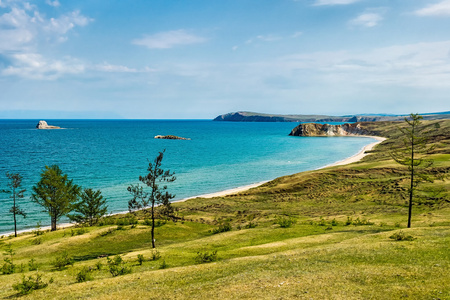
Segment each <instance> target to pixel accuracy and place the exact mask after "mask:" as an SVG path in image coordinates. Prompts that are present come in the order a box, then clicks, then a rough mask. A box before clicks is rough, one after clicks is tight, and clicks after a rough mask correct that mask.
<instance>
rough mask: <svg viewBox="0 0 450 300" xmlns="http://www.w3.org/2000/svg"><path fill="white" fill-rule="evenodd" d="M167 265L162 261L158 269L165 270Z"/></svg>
mask: <svg viewBox="0 0 450 300" xmlns="http://www.w3.org/2000/svg"><path fill="white" fill-rule="evenodd" d="M167 267H168V265H167V264H166V260H165V259H164V260H163V261H162V263H161V264H160V265H159V268H160V269H167Z"/></svg>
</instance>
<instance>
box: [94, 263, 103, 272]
mask: <svg viewBox="0 0 450 300" xmlns="http://www.w3.org/2000/svg"><path fill="white" fill-rule="evenodd" d="M95 267H96V268H97V270H99V271H100V270H101V269H102V268H103V264H102V262H101V261H98V262H97V263H96V264H95Z"/></svg>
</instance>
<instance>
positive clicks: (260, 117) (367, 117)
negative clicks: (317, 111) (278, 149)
mask: <svg viewBox="0 0 450 300" xmlns="http://www.w3.org/2000/svg"><path fill="white" fill-rule="evenodd" d="M421 115H422V116H423V118H424V119H425V120H442V119H450V112H440V113H426V114H421ZM405 116H407V115H380V114H373V115H372V114H361V115H348V116H326V115H277V114H263V113H255V112H246V111H240V112H232V113H227V114H224V115H220V116H217V117H216V118H215V119H214V121H230V122H379V121H403V120H404V118H405Z"/></svg>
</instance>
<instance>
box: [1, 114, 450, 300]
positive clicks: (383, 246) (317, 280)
mask: <svg viewBox="0 0 450 300" xmlns="http://www.w3.org/2000/svg"><path fill="white" fill-rule="evenodd" d="M424 123H425V124H426V125H427V126H429V128H430V129H431V130H432V133H431V136H430V142H431V143H433V144H434V145H435V146H436V147H435V149H434V150H433V151H432V153H430V156H431V157H432V158H433V159H434V160H435V165H434V166H433V168H432V169H431V170H430V173H447V174H448V171H449V170H450V120H440V121H426V122H424ZM436 124H439V125H436ZM367 126H373V130H374V131H377V132H378V133H379V135H381V136H385V137H388V139H387V140H386V141H385V142H383V143H382V144H380V145H378V146H377V147H376V148H375V149H374V150H373V151H371V152H372V153H371V155H368V156H366V157H365V158H364V159H363V160H362V161H360V162H358V163H354V164H351V165H346V166H339V167H330V168H326V169H322V170H318V171H310V172H303V173H299V174H295V175H292V176H286V177H281V178H278V179H276V180H273V181H271V182H268V183H266V184H264V185H262V186H260V187H258V188H254V189H251V190H248V191H245V192H242V193H240V194H237V195H230V196H226V197H219V198H213V199H202V198H197V199H192V200H188V201H186V202H180V203H176V204H175V207H177V209H178V215H179V217H180V218H182V219H181V221H178V222H176V223H174V222H172V221H162V222H161V224H160V226H159V227H157V228H156V245H157V252H156V251H154V250H152V249H151V241H150V227H149V226H147V225H145V221H144V215H143V213H142V212H140V213H139V214H137V215H136V216H131V215H120V216H114V217H109V218H106V219H105V220H103V221H102V226H95V227H77V228H66V229H64V230H58V231H56V232H45V233H44V234H43V235H38V234H37V233H34V234H33V233H27V234H22V235H20V236H19V237H17V238H12V237H3V238H2V239H1V240H0V246H1V247H2V249H3V251H2V256H1V257H0V259H1V260H2V261H3V259H5V258H8V257H9V256H8V255H6V254H5V253H3V252H5V250H6V249H7V246H8V245H11V247H12V249H13V250H14V251H15V255H14V256H13V259H14V264H16V266H17V267H16V272H15V273H13V274H10V275H0V297H1V298H4V299H6V298H14V297H18V296H19V295H18V294H17V291H15V290H13V288H12V286H13V285H14V284H17V283H18V282H21V281H22V277H23V276H26V278H27V277H28V276H33V277H34V278H36V274H37V271H30V270H29V269H30V266H29V263H30V260H31V259H34V264H36V265H37V268H38V272H39V274H41V275H42V278H41V279H42V281H43V282H47V283H48V282H49V281H51V283H49V285H48V287H46V288H43V289H39V290H36V291H33V292H32V293H31V294H30V295H28V296H21V298H24V299H28V298H32V299H51V298H58V299H87V298H92V299H141V298H142V299H192V298H195V299H293V298H294V299H295V298H298V299H402V298H409V299H450V285H449V284H448V282H450V272H448V270H449V269H450V247H449V245H450V203H449V199H450V185H449V179H444V180H441V181H436V182H435V183H432V184H431V183H427V184H423V185H422V186H421V191H420V192H419V193H418V194H419V195H420V196H421V197H420V198H418V199H417V200H416V202H415V204H414V208H413V219H412V226H413V228H411V229H406V228H405V227H406V220H407V197H406V190H407V183H408V182H407V176H406V175H407V170H406V169H405V168H404V167H401V166H399V165H397V164H396V163H394V162H393V161H392V160H391V159H390V157H389V155H388V151H389V150H390V149H391V147H395V146H396V145H397V144H398V143H399V140H400V136H399V132H398V130H397V126H403V123H401V122H379V123H376V124H373V125H371V124H367ZM124 201H126V200H125V199H124ZM136 221H137V224H133V223H136ZM402 236H403V237H408V236H410V237H411V238H409V239H408V238H407V239H405V240H401V241H398V240H395V239H394V238H395V237H397V238H401V237H402ZM391 237H392V238H391ZM63 254H65V255H66V256H67V257H70V258H72V259H73V262H74V263H73V265H68V266H65V267H63V268H62V269H61V270H58V269H57V268H56V267H55V262H56V260H57V258H60V259H61V257H62V255H63ZM116 255H121V257H122V259H123V260H124V261H125V264H123V265H119V268H120V267H124V270H125V271H126V270H127V269H129V270H131V273H130V274H126V275H120V276H116V277H113V276H112V274H111V272H110V271H109V268H108V263H107V260H108V257H107V256H109V259H111V258H114V257H115V256H116ZM138 255H142V256H143V258H144V259H145V261H144V262H143V263H142V264H140V263H139V260H138ZM153 258H154V259H153ZM20 266H22V270H20V269H21V267H20ZM89 268H90V269H91V271H87V270H89ZM83 269H84V270H85V271H86V274H88V276H90V277H91V278H90V280H88V281H86V282H81V283H78V282H77V276H78V277H80V274H82V270H83Z"/></svg>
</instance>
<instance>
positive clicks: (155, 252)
mask: <svg viewBox="0 0 450 300" xmlns="http://www.w3.org/2000/svg"><path fill="white" fill-rule="evenodd" d="M160 258H161V253H159V251H158V250H156V249H153V250H152V260H153V261H155V260H158V259H160Z"/></svg>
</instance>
